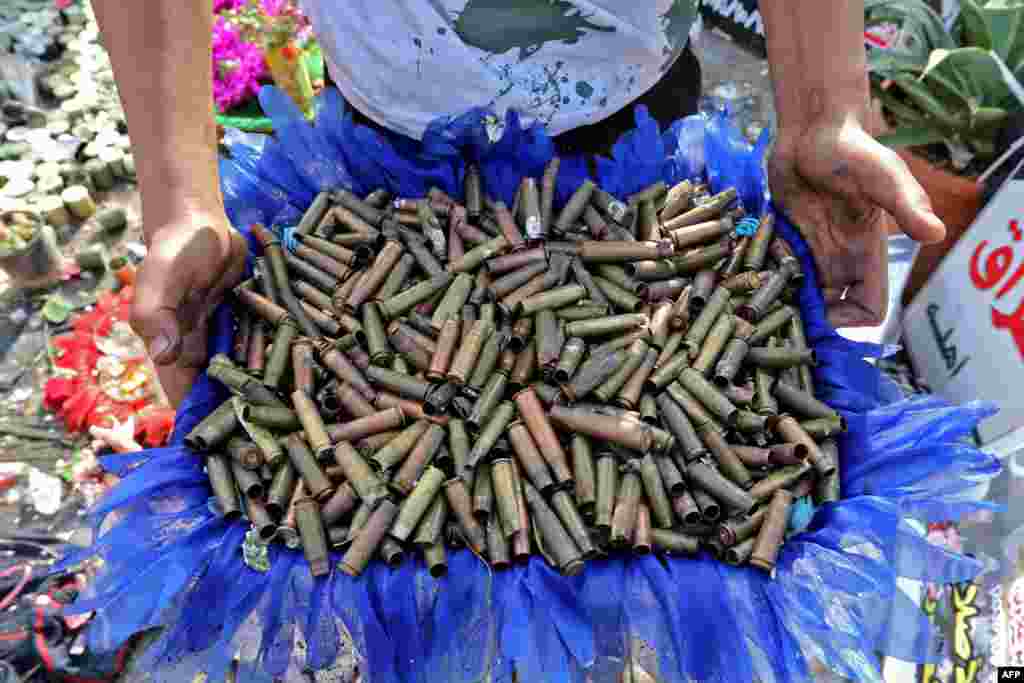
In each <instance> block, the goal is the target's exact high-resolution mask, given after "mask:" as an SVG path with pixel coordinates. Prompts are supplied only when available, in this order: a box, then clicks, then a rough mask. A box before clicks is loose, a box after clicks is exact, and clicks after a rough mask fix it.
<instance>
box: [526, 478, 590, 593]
mask: <svg viewBox="0 0 1024 683" xmlns="http://www.w3.org/2000/svg"><path fill="white" fill-rule="evenodd" d="M523 492H524V494H525V497H526V504H527V505H528V506H529V507H530V519H531V522H532V523H533V525H534V528H535V529H536V531H537V532H538V533H539V535H540V537H541V539H542V540H543V543H544V548H545V549H546V550H547V552H548V553H549V554H550V556H551V558H552V559H553V561H554V562H555V564H556V565H557V568H558V569H559V570H560V571H561V572H563V573H564V574H566V575H568V576H575V575H576V574H579V573H580V571H582V569H583V557H582V551H581V550H580V549H579V548H578V547H577V546H576V543H575V541H573V539H572V536H570V535H569V532H568V531H566V529H565V527H564V526H563V525H562V522H561V520H560V519H559V518H558V515H557V514H556V513H555V512H554V511H553V510H552V509H551V508H550V507H549V506H548V504H547V503H546V502H544V499H543V498H542V497H541V495H540V493H538V491H537V489H535V488H534V487H533V486H532V485H531V484H530V483H529V482H523ZM570 502H571V501H570Z"/></svg>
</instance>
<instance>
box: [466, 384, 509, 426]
mask: <svg viewBox="0 0 1024 683" xmlns="http://www.w3.org/2000/svg"><path fill="white" fill-rule="evenodd" d="M506 386H508V375H506V374H505V373H504V372H495V373H494V374H492V375H491V377H490V379H488V380H487V384H486V385H485V386H484V388H483V390H482V391H481V392H480V396H479V397H477V400H476V402H475V403H474V404H473V410H472V412H471V413H470V414H469V417H468V418H466V421H467V422H468V423H469V424H470V425H472V427H473V428H474V429H480V427H481V426H482V425H484V424H486V423H487V422H488V421H489V419H490V416H491V414H492V413H493V412H494V409H495V408H497V406H498V404H499V403H501V399H502V398H503V397H504V395H505V387H506Z"/></svg>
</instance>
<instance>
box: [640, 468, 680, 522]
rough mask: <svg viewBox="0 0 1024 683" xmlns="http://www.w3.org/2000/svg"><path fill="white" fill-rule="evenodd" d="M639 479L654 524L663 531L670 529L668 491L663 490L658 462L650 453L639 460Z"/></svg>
mask: <svg viewBox="0 0 1024 683" xmlns="http://www.w3.org/2000/svg"><path fill="white" fill-rule="evenodd" d="M640 478H641V480H642V482H643V488H644V492H645V493H646V494H647V501H648V503H649V504H650V510H651V514H652V517H653V520H654V524H655V525H656V526H658V527H660V528H663V529H668V528H671V527H672V525H673V519H672V504H671V503H670V502H669V497H668V491H667V490H666V489H665V482H664V481H662V478H661V470H660V468H659V467H658V462H657V460H656V459H655V456H653V455H651V454H650V453H646V454H645V455H644V456H643V458H642V459H641V460H640Z"/></svg>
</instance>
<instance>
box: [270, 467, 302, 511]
mask: <svg viewBox="0 0 1024 683" xmlns="http://www.w3.org/2000/svg"><path fill="white" fill-rule="evenodd" d="M297 480H298V477H297V475H296V472H295V467H293V466H292V464H291V462H290V461H286V462H284V463H282V464H281V466H280V467H278V468H277V470H276V471H275V472H274V477H273V479H271V481H270V488H269V489H267V511H268V512H270V514H271V515H272V516H273V517H276V518H280V517H282V516H283V515H284V513H285V511H286V510H287V509H288V505H289V503H290V502H291V500H292V495H293V494H294V493H295V486H296V482H297Z"/></svg>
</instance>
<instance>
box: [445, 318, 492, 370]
mask: <svg viewBox="0 0 1024 683" xmlns="http://www.w3.org/2000/svg"><path fill="white" fill-rule="evenodd" d="M493 331H494V326H493V323H491V322H489V321H487V320H477V321H476V322H474V323H473V326H472V327H471V328H470V329H469V331H468V334H465V335H464V336H463V337H462V338H461V340H460V341H459V344H458V351H457V352H456V353H455V357H454V358H453V359H452V362H451V366H450V367H449V369H448V374H447V379H448V381H449V382H452V383H453V384H455V385H457V386H462V385H464V384H466V383H467V382H468V381H469V378H470V376H471V375H472V373H473V370H474V368H475V367H476V364H477V359H478V358H479V357H480V354H481V352H482V351H483V347H484V343H485V342H486V341H487V339H488V338H489V337H490V336H491V334H492V333H493Z"/></svg>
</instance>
